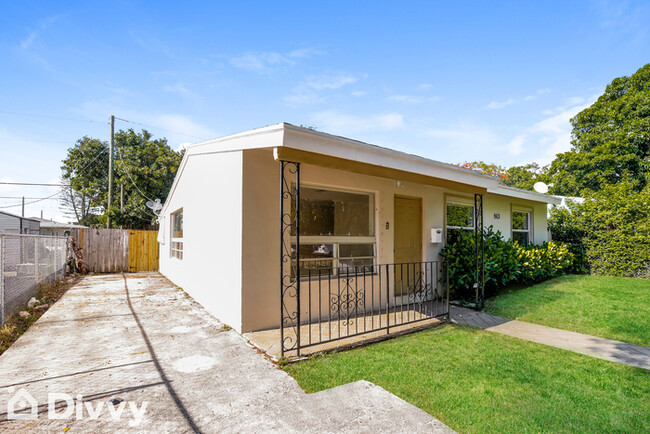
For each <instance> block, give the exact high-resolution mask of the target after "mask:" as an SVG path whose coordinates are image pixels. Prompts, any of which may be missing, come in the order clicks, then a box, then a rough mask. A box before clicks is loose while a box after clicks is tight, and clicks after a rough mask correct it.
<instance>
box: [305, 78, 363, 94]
mask: <svg viewBox="0 0 650 434" xmlns="http://www.w3.org/2000/svg"><path fill="white" fill-rule="evenodd" d="M357 80H358V78H357V77H355V76H353V75H350V74H336V75H329V74H324V75H320V76H310V77H307V79H306V80H305V81H304V82H303V84H304V86H306V87H309V88H312V89H316V90H322V89H338V88H340V87H342V86H345V85H346V84H351V83H354V82H356V81H357Z"/></svg>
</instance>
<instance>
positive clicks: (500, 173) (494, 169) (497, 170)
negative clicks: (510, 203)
mask: <svg viewBox="0 0 650 434" xmlns="http://www.w3.org/2000/svg"><path fill="white" fill-rule="evenodd" d="M457 166H460V167H462V168H464V169H471V170H476V171H477V172H481V173H485V174H486V175H491V176H496V177H498V178H501V181H505V180H507V175H506V168H505V167H502V166H499V165H497V164H494V163H486V162H484V161H472V162H469V161H465V162H464V163H460V164H457Z"/></svg>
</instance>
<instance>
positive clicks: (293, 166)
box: [280, 161, 300, 357]
mask: <svg viewBox="0 0 650 434" xmlns="http://www.w3.org/2000/svg"><path fill="white" fill-rule="evenodd" d="M292 176H295V180H296V181H295V185H293V186H292V183H291V178H292ZM287 201H288V203H287ZM285 208H288V210H285ZM292 230H295V236H296V245H295V248H294V247H293V243H292V242H291V236H292ZM294 258H295V264H296V265H295V268H294ZM294 297H295V299H296V301H295V306H296V308H295V310H293V308H292V303H290V302H289V299H290V298H294ZM286 327H293V328H294V332H295V338H294V337H292V336H287V335H286V330H285V329H286ZM290 350H296V352H297V354H298V355H300V163H296V162H292V161H280V356H281V357H284V356H285V353H286V352H287V351H290Z"/></svg>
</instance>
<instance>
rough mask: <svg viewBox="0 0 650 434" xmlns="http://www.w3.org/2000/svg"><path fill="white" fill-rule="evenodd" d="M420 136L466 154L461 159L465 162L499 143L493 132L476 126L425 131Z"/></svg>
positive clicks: (459, 126)
mask: <svg viewBox="0 0 650 434" xmlns="http://www.w3.org/2000/svg"><path fill="white" fill-rule="evenodd" d="M422 135H424V136H426V137H430V138H433V139H436V141H437V142H438V143H436V144H439V145H441V146H444V147H446V148H455V149H458V151H459V152H460V153H461V154H462V153H463V152H466V154H467V156H465V157H463V158H464V159H466V160H468V159H469V160H472V159H476V158H477V157H476V155H477V154H476V152H477V151H479V150H481V151H483V150H485V149H488V148H493V147H494V146H496V145H497V144H498V143H499V137H498V136H497V135H496V134H495V133H494V132H493V131H491V130H490V129H488V128H484V127H480V126H476V125H458V126H457V127H455V128H440V129H435V128H434V129H427V130H424V131H423V133H422ZM459 161H460V159H459Z"/></svg>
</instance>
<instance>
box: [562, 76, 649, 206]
mask: <svg viewBox="0 0 650 434" xmlns="http://www.w3.org/2000/svg"><path fill="white" fill-rule="evenodd" d="M571 125H572V127H573V129H572V140H571V144H572V148H571V150H570V151H569V152H565V153H562V154H558V156H557V158H556V159H555V160H554V161H553V163H552V164H551V168H550V176H551V177H552V181H553V183H554V187H553V190H552V191H553V193H555V194H562V195H567V196H580V195H585V194H587V193H586V192H585V191H586V190H588V191H599V190H601V189H603V188H604V187H605V186H607V185H612V184H617V183H619V182H621V181H622V179H624V177H625V176H626V175H628V176H629V177H630V179H631V181H632V182H633V184H634V190H635V191H640V190H641V189H643V187H644V186H645V185H646V184H647V183H648V176H649V173H650V64H647V65H645V66H644V67H642V68H641V69H639V70H638V71H637V72H636V73H635V74H633V75H632V76H630V77H620V78H616V79H614V80H613V81H612V82H611V83H610V84H609V85H608V86H607V88H606V89H605V93H604V94H603V95H601V96H600V97H599V98H598V100H597V101H596V102H595V103H594V104H593V105H592V106H591V107H589V108H587V109H585V110H583V111H581V112H580V113H578V114H577V115H576V116H575V117H574V118H573V119H571Z"/></svg>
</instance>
